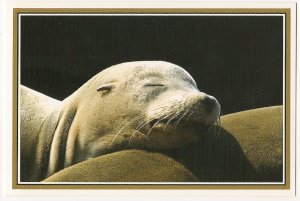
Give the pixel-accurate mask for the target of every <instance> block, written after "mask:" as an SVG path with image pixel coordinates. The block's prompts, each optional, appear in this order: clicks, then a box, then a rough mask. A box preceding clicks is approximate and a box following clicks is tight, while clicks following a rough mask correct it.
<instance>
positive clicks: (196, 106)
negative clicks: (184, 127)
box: [185, 103, 200, 122]
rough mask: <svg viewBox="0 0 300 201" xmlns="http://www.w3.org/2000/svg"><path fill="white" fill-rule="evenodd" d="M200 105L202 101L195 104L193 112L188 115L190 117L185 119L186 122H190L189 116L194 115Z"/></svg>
mask: <svg viewBox="0 0 300 201" xmlns="http://www.w3.org/2000/svg"><path fill="white" fill-rule="evenodd" d="M199 105H200V103H198V104H196V105H195V106H193V109H192V111H191V113H190V114H189V115H188V117H187V118H186V119H185V122H188V120H189V118H190V117H191V116H192V114H193V113H194V112H195V110H196V108H197V107H198V106H199Z"/></svg>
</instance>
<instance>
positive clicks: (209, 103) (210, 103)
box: [203, 96, 217, 114]
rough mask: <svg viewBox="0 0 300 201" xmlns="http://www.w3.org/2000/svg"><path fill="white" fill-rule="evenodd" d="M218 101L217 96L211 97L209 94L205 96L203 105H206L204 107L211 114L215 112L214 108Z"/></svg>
mask: <svg viewBox="0 0 300 201" xmlns="http://www.w3.org/2000/svg"><path fill="white" fill-rule="evenodd" d="M216 103H217V101H216V99H215V98H211V97H209V96H207V97H205V98H204V100H203V105H204V108H205V109H206V113H207V114H210V113H212V112H213V109H214V108H215V106H216Z"/></svg>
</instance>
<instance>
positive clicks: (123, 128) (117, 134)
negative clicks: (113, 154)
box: [108, 115, 143, 148]
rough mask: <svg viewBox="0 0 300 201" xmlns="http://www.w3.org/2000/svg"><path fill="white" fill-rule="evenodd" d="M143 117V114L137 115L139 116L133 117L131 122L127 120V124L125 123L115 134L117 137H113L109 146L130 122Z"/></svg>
mask: <svg viewBox="0 0 300 201" xmlns="http://www.w3.org/2000/svg"><path fill="white" fill-rule="evenodd" d="M141 118H143V115H140V116H137V117H135V118H133V119H131V120H130V121H129V122H127V123H126V124H125V125H124V126H123V127H122V128H121V129H120V130H119V131H118V132H117V134H116V135H115V137H114V138H113V139H112V141H111V142H110V144H109V146H108V148H110V147H111V145H112V144H113V142H114V140H115V139H116V138H117V136H118V135H119V133H120V132H121V131H122V130H123V129H124V128H125V127H126V126H127V125H129V124H130V123H132V122H133V121H134V120H137V119H141Z"/></svg>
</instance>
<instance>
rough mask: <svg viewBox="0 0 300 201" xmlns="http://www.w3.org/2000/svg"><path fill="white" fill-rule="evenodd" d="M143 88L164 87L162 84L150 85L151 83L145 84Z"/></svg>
mask: <svg viewBox="0 0 300 201" xmlns="http://www.w3.org/2000/svg"><path fill="white" fill-rule="evenodd" d="M144 86H145V87H163V86H165V85H163V84H152V83H150V84H145V85H144Z"/></svg>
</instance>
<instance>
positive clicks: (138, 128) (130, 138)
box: [128, 119, 153, 145]
mask: <svg viewBox="0 0 300 201" xmlns="http://www.w3.org/2000/svg"><path fill="white" fill-rule="evenodd" d="M151 121H153V119H151V120H150V121H142V123H144V124H142V125H141V124H140V125H141V126H140V125H139V126H138V127H137V128H136V129H135V131H134V132H133V134H132V135H131V136H130V137H129V140H128V143H129V145H130V143H131V140H132V138H133V136H134V135H135V134H136V133H137V132H139V131H140V129H141V128H143V127H144V126H145V125H147V124H148V123H150V122H151ZM140 133H141V134H142V135H144V136H145V137H146V138H147V139H148V136H147V135H145V134H144V133H142V132H140Z"/></svg>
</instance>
